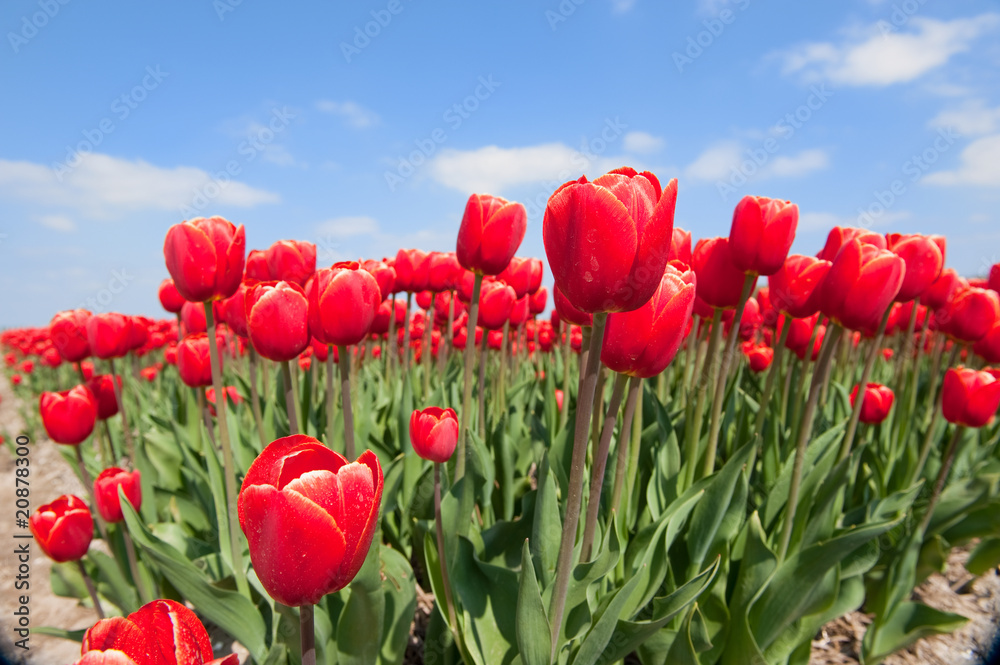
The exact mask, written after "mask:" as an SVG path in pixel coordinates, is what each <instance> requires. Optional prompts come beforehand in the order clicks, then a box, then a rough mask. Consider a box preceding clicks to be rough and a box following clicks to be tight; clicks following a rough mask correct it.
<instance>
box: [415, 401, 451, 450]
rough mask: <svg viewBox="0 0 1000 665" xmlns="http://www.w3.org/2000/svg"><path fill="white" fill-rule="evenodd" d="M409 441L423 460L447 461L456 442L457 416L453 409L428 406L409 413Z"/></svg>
mask: <svg viewBox="0 0 1000 665" xmlns="http://www.w3.org/2000/svg"><path fill="white" fill-rule="evenodd" d="M410 443H411V444H413V450H414V452H416V453H417V454H418V455H420V456H421V457H423V458H424V459H425V460H430V461H431V462H447V461H448V460H449V459H451V455H452V453H454V452H455V446H456V445H457V444H458V416H457V415H456V414H455V411H454V410H453V409H442V408H441V407H438V406H429V407H427V408H426V409H424V410H422V411H421V410H420V409H417V410H415V411H414V412H413V413H412V414H411V415H410Z"/></svg>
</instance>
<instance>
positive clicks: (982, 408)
mask: <svg viewBox="0 0 1000 665" xmlns="http://www.w3.org/2000/svg"><path fill="white" fill-rule="evenodd" d="M998 407H1000V380H998V379H997V378H996V377H995V376H994V375H993V374H991V373H990V372H977V371H976V370H974V369H969V368H966V367H957V368H955V367H952V368H951V369H949V370H948V371H947V373H945V375H944V386H943V388H942V409H943V411H944V417H945V419H946V420H947V421H948V422H950V423H955V424H958V425H965V426H966V427H983V426H984V425H987V424H989V423H990V422H991V421H992V420H993V416H994V415H995V414H996V412H997V408H998Z"/></svg>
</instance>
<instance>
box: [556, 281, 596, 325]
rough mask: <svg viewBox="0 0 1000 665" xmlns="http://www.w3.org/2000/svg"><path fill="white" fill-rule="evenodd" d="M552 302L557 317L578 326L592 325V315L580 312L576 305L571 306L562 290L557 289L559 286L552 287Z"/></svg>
mask: <svg viewBox="0 0 1000 665" xmlns="http://www.w3.org/2000/svg"><path fill="white" fill-rule="evenodd" d="M552 302H553V303H554V304H555V307H556V309H555V311H556V312H558V313H559V318H560V319H561V320H563V321H565V322H566V323H572V324H575V325H578V326H592V325H594V315H593V314H588V313H587V312H581V311H580V310H578V309H577V308H576V307H574V306H573V303H571V302H570V301H569V300H567V298H566V296H564V295H563V292H562V291H560V290H559V287H558V286H556V287H553V289H552Z"/></svg>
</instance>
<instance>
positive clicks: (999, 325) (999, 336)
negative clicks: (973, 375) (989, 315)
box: [972, 320, 1000, 363]
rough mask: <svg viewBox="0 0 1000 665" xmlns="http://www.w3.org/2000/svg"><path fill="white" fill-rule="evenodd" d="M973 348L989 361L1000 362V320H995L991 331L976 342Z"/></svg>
mask: <svg viewBox="0 0 1000 665" xmlns="http://www.w3.org/2000/svg"><path fill="white" fill-rule="evenodd" d="M972 350H973V351H974V352H975V353H976V354H977V355H978V356H979V357H980V358H982V359H983V360H985V361H986V362H988V363H1000V320H998V321H997V322H995V323H994V324H993V327H992V328H990V331H989V332H988V333H986V335H985V336H984V337H983V338H982V339H980V340H979V341H978V342H976V344H975V346H973V347H972Z"/></svg>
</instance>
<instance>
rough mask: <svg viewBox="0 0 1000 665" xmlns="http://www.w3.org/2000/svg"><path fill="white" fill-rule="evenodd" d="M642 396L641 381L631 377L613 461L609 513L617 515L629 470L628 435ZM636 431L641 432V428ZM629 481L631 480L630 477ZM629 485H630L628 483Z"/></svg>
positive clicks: (629, 447)
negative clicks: (612, 481) (613, 479)
mask: <svg viewBox="0 0 1000 665" xmlns="http://www.w3.org/2000/svg"><path fill="white" fill-rule="evenodd" d="M641 394H642V379H641V378H639V377H638V376H633V377H632V380H631V381H630V382H629V384H628V395H627V396H626V397H625V415H624V416H622V431H621V433H620V434H619V436H618V456H617V458H616V459H615V484H614V487H613V488H612V490H611V512H613V513H617V512H618V511H619V510H620V507H621V500H622V488H623V487H624V486H625V471H626V470H627V468H629V463H628V462H629V451H630V449H631V445H630V440H631V439H630V434H631V433H632V429H633V420H635V419H636V418H635V413H636V410H635V407H636V403H637V402H638V401H639V396H640V395H641ZM636 429H639V430H641V429H642V427H641V426H640V427H637V428H636ZM630 480H633V479H632V478H631V477H630ZM630 484H631V483H630Z"/></svg>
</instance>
